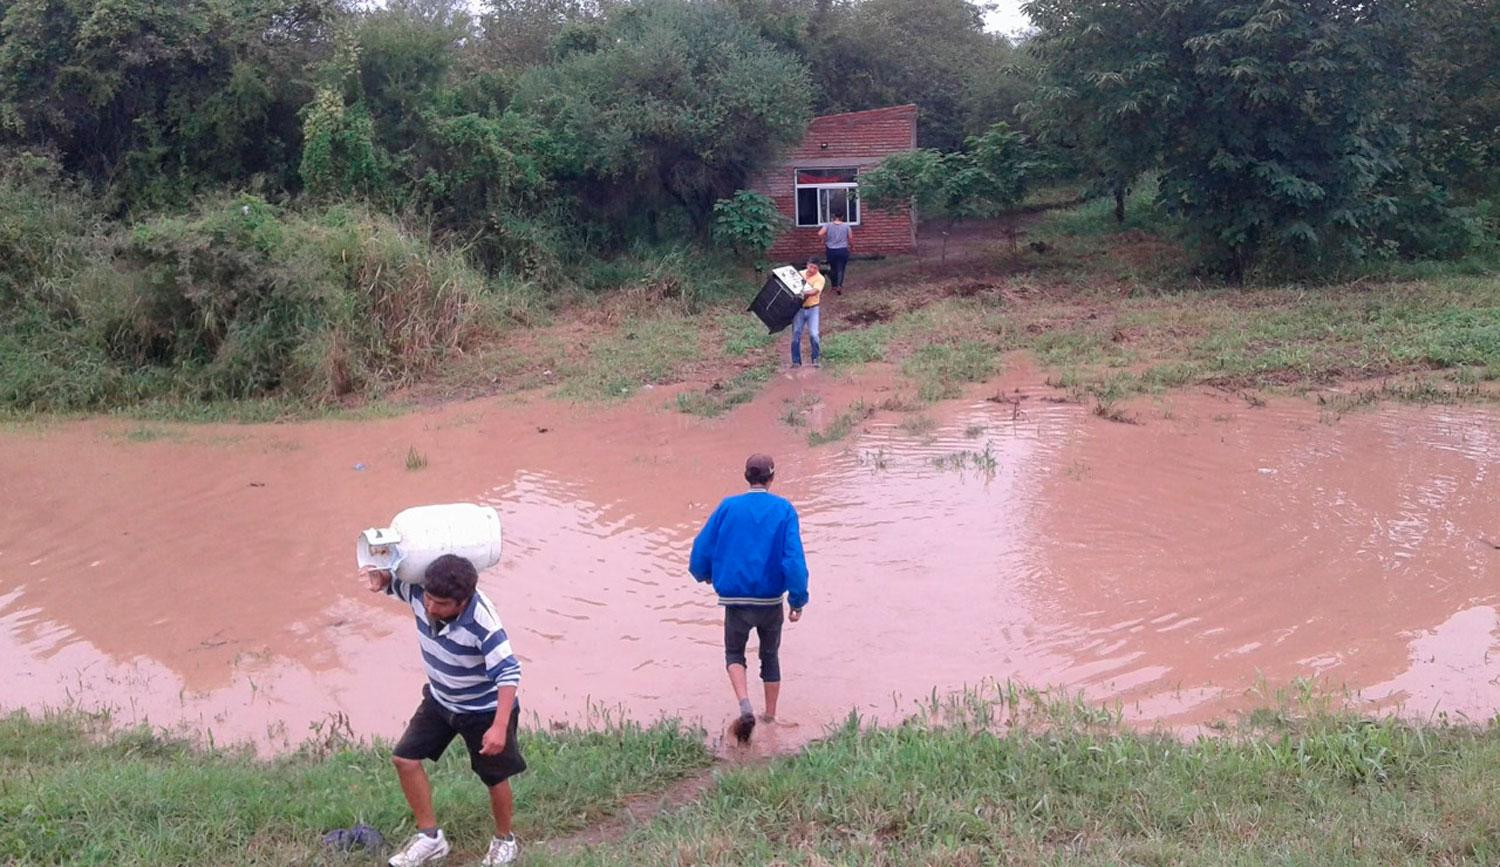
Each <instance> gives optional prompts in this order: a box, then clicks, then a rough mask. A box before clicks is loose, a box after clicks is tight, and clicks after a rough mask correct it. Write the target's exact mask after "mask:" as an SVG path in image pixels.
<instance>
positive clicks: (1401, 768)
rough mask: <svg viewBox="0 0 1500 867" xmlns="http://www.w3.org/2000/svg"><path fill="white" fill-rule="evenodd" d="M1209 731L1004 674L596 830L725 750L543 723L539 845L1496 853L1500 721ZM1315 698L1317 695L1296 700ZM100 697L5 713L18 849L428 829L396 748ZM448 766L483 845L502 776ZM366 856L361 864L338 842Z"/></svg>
mask: <svg viewBox="0 0 1500 867" xmlns="http://www.w3.org/2000/svg"><path fill="white" fill-rule="evenodd" d="M1277 707H1279V708H1280V709H1279V710H1272V711H1263V712H1260V713H1258V714H1255V715H1253V716H1252V717H1250V718H1249V719H1248V720H1246V721H1245V722H1244V723H1243V724H1242V725H1241V726H1240V727H1238V728H1236V729H1234V730H1232V731H1226V732H1225V733H1223V734H1221V735H1219V736H1214V737H1204V738H1200V739H1198V740H1194V741H1191V742H1185V741H1182V740H1178V739H1176V738H1173V737H1171V736H1168V735H1162V734H1156V733H1146V732H1138V731H1133V730H1131V729H1129V728H1126V727H1124V726H1123V725H1122V724H1121V723H1120V721H1119V719H1118V717H1117V716H1115V715H1114V714H1112V713H1111V712H1110V711H1107V710H1100V709H1098V708H1096V707H1093V706H1091V705H1088V704H1086V703H1084V702H1081V701H1077V700H1068V699H1059V698H1057V697H1056V696H1048V695H1044V694H1037V693H1034V692H1029V691H1025V690H1019V689H1016V688H1013V687H1010V686H1005V687H996V686H991V687H989V688H987V689H986V690H985V691H984V692H978V691H975V692H970V693H967V694H965V695H961V696H956V697H953V698H951V699H948V700H946V701H942V702H934V704H933V706H932V707H931V708H930V709H929V711H928V712H927V713H925V714H924V715H922V716H921V717H920V718H916V719H913V720H911V721H909V722H907V723H906V724H904V725H902V726H899V727H895V728H888V729H876V728H871V727H867V726H862V725H861V724H860V723H859V721H858V720H857V719H852V718H851V720H850V721H849V722H848V723H846V724H845V725H844V726H843V727H842V728H840V729H839V730H838V731H836V732H833V733H832V734H831V736H830V737H828V738H827V739H825V740H822V741H820V742H818V743H815V744H814V745H812V746H811V747H809V748H808V749H807V750H806V751H805V752H803V753H801V754H798V755H795V756H788V757H784V758H781V759H777V760H775V761H773V762H770V763H765V764H751V765H745V766H741V767H738V768H734V769H730V770H726V771H721V772H719V773H718V774H717V775H716V776H715V778H714V781H713V785H712V786H711V787H710V788H709V789H708V790H707V791H705V792H704V793H703V795H702V796H701V797H699V798H698V799H697V800H695V801H692V802H690V803H687V804H685V805H683V806H681V807H679V808H676V809H675V810H673V811H672V812H670V813H667V814H663V815H659V816H657V817H655V818H654V819H653V820H651V821H649V822H647V823H645V824H643V825H641V826H639V827H637V828H635V829H634V830H631V831H628V832H626V833H625V836H624V838H623V839H610V840H608V842H605V843H602V844H598V845H595V846H593V847H592V848H563V849H557V848H553V847H540V846H536V845H534V843H535V841H536V840H537V839H538V838H541V837H548V838H555V837H557V836H558V835H559V834H560V833H562V832H566V831H569V830H573V829H578V828H580V827H583V826H586V825H588V824H590V823H593V822H595V821H597V820H598V819H599V817H600V816H601V815H603V814H605V813H606V812H608V811H609V810H611V809H613V808H614V807H615V806H617V805H618V804H619V803H620V801H621V798H622V797H623V796H624V795H625V794H627V793H631V792H635V791H643V790H652V789H659V788H661V787H662V786H664V785H665V784H666V783H667V781H669V780H670V779H672V778H675V777H678V776H681V775H683V774H685V773H689V772H691V771H693V770H694V769H696V768H699V767H701V766H703V765H705V764H706V762H707V758H706V755H705V753H704V752H703V750H702V747H701V746H700V745H699V741H698V738H697V736H696V735H695V734H693V733H685V732H683V731H681V730H679V729H677V728H675V727H672V726H656V727H653V728H650V729H642V728H638V727H630V726H626V727H620V726H614V727H612V728H611V729H609V730H607V731H605V732H602V733H596V734H581V733H578V732H563V733H552V734H540V733H535V734H532V735H531V736H530V738H529V740H528V747H527V750H528V759H529V761H530V762H531V765H532V768H531V770H530V771H528V773H527V774H526V775H524V776H523V777H521V778H518V785H517V795H518V798H519V803H520V804H521V809H520V811H519V813H518V822H517V830H518V833H519V834H520V835H521V837H522V838H523V840H525V841H526V842H528V843H531V844H533V845H530V846H528V850H527V855H526V859H527V863H530V864H533V865H543V867H546V865H613V864H621V865H625V864H629V865H638V864H652V863H654V864H664V865H665V864H699V865H725V867H728V865H743V864H783V865H792V864H797V865H804V864H805V865H835V864H837V865H845V864H847V865H887V864H889V865H898V864H902V865H904V864H923V865H981V864H1059V865H1107V864H1245V865H1249V864H1278V865H1281V864H1306V865H1315V864H1316V865H1336V864H1370V865H1377V864H1378V865H1389V864H1412V865H1416V864H1493V863H1496V859H1497V858H1500V787H1497V786H1495V785H1494V780H1495V777H1496V774H1497V772H1500V728H1496V727H1494V726H1493V725H1492V726H1490V727H1483V728H1476V727H1466V726H1450V725H1448V724H1447V723H1446V722H1445V721H1442V720H1438V721H1434V722H1430V723H1427V724H1414V723H1407V722H1401V721H1397V720H1391V719H1365V718H1361V717H1358V716H1355V715H1351V714H1349V713H1347V712H1333V711H1330V710H1328V709H1327V707H1326V706H1320V705H1318V704H1317V703H1316V702H1313V701H1311V700H1310V699H1308V698H1307V697H1306V696H1302V697H1301V698H1300V700H1294V701H1290V702H1283V703H1281V704H1279V705H1277ZM1292 708H1295V710H1290V709H1292ZM97 722H98V721H96V720H90V719H87V718H81V717H76V716H75V717H53V718H49V719H46V720H40V721H39V720H34V719H28V718H26V717H24V716H19V715H15V716H11V717H9V718H7V719H4V720H3V721H0V771H3V773H0V815H3V816H5V817H6V819H7V820H8V821H6V822H3V823H0V861H4V862H5V863H13V864H60V863H79V864H105V863H107V864H140V865H145V864H151V865H165V864H200V863H213V864H286V863H323V861H322V860H320V859H321V856H320V855H319V854H318V846H317V842H316V841H317V839H318V837H319V835H321V833H322V832H323V831H325V830H327V829H329V828H332V827H337V826H342V825H348V824H352V823H353V822H355V821H357V820H364V821H368V822H371V823H372V824H374V825H376V826H377V827H379V828H380V829H382V830H383V831H385V832H386V833H387V834H388V835H389V836H391V837H392V838H395V839H396V840H397V841H399V838H400V836H401V835H402V834H403V833H404V832H405V831H407V830H409V819H408V818H407V816H406V813H405V810H404V807H403V806H402V804H401V800H400V794H399V792H398V790H397V788H396V786H395V780H394V775H393V774H392V773H391V771H390V770H389V766H388V764H387V755H386V753H385V751H383V750H381V749H378V748H350V747H341V746H338V745H336V744H335V745H332V746H329V745H325V747H324V748H322V749H317V748H309V749H306V750H304V751H303V752H302V753H299V754H296V755H293V756H289V757H286V758H284V759H280V760H277V761H274V762H262V761H256V760H254V759H252V758H250V757H248V756H245V755H243V754H239V753H234V752H226V751H222V750H220V751H204V750H200V749H194V748H190V747H188V746H186V745H184V744H182V743H179V742H174V741H170V740H164V739H162V738H161V737H159V736H154V735H150V734H148V733H144V732H139V731H136V732H124V733H117V734H113V735H100V734H98V733H97V731H96V729H97ZM461 753H462V751H461V750H456V751H455V752H454V753H453V754H451V755H450V756H449V757H448V758H447V759H446V760H445V761H444V762H443V764H442V767H441V768H440V769H439V770H438V771H437V773H436V774H435V775H434V779H435V782H436V785H437V790H438V792H439V811H440V814H441V815H443V816H444V817H445V823H446V825H447V827H448V828H449V830H450V832H451V833H452V834H453V836H454V837H456V839H457V842H458V843H459V845H460V851H461V853H463V855H462V857H463V858H466V859H468V860H470V861H472V860H473V859H474V857H477V856H476V854H475V853H476V852H477V850H478V849H479V847H480V846H482V844H483V842H484V835H485V834H486V832H487V831H486V829H487V827H488V825H487V818H486V814H485V808H484V804H483V802H482V793H481V791H480V788H479V786H478V785H477V784H475V783H474V781H473V780H472V778H470V777H469V776H468V773H467V770H466V769H465V767H464V765H463V761H462V758H461ZM339 863H348V862H339Z"/></svg>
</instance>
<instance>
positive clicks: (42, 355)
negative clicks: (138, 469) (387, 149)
mask: <svg viewBox="0 0 1500 867" xmlns="http://www.w3.org/2000/svg"><path fill="white" fill-rule="evenodd" d="M100 248H101V249H99V250H98V251H97V252H98V255H96V256H95V257H93V259H94V264H92V265H90V266H89V267H87V268H85V269H82V270H81V271H79V272H78V273H77V274H76V275H75V276H74V278H73V279H71V280H70V281H69V286H68V289H67V291H66V292H65V293H62V294H61V296H60V298H59V302H58V304H57V309H55V310H53V311H52V312H50V313H49V312H46V311H45V310H44V309H43V307H42V305H40V304H38V303H35V301H36V299H35V297H34V292H33V293H32V296H31V297H28V298H27V299H26V300H27V301H29V302H31V303H29V304H28V305H27V308H28V310H29V311H30V312H29V313H28V314H27V315H26V316H16V317H13V318H12V319H11V320H10V322H9V323H8V326H9V327H8V328H7V334H6V335H5V338H4V345H5V346H6V348H7V349H8V350H13V352H14V356H13V357H15V358H17V359H18V363H17V364H16V365H15V366H14V368H13V369H10V370H8V372H7V373H6V374H5V375H4V376H3V377H0V401H3V402H4V403H7V404H10V405H12V406H19V407H26V408H48V409H63V408H99V407H105V406H111V405H116V404H119V403H123V402H126V401H130V400H137V399H141V398H147V397H170V398H178V399H188V400H206V401H214V400H234V399H245V398H255V397H265V396H278V397H287V398H292V399H294V400H297V401H303V402H313V403H318V402H326V401H329V400H332V399H335V398H338V397H341V396H344V395H349V394H360V395H364V396H374V395H377V394H379V393H381V392H382V391H384V390H386V389H388V388H390V387H393V386H399V385H405V384H408V383H411V382H413V381H414V380H415V379H416V378H418V377H419V376H421V375H423V374H425V373H429V372H431V371H432V370H433V369H434V368H436V367H437V366H438V365H439V364H441V363H442V361H443V360H444V359H446V358H448V357H450V355H451V354H453V353H454V352H456V351H458V350H461V349H464V348H466V347H468V346H469V345H471V344H472V343H474V342H475V341H476V339H477V338H479V337H481V336H482V335H483V334H484V333H485V332H486V331H487V330H489V329H493V328H496V327H498V325H499V323H500V320H501V318H502V314H503V313H504V311H503V310H502V303H503V302H504V301H505V300H508V299H504V298H502V297H501V296H499V295H498V294H497V293H496V292H495V291H494V290H493V289H492V288H491V287H490V286H489V285H488V284H487V283H486V282H485V279H484V278H483V276H482V275H480V274H479V273H478V272H477V271H475V270H474V269H473V268H472V267H470V266H469V264H468V263H467V262H466V261H465V260H464V258H463V257H462V255H461V254H458V253H454V252H448V251H444V250H440V249H435V248H434V247H433V246H432V245H431V243H430V242H429V239H427V238H426V237H423V236H420V235H416V234H413V233H411V232H409V231H407V230H406V229H404V228H403V227H402V226H400V225H399V224H398V223H396V222H395V221H394V220H392V219H391V218H388V217H384V216H379V215H375V214H372V213H370V212H368V211H365V210H363V209H359V208H353V207H345V206H338V207H332V208H328V209H325V210H320V211H311V212H307V213H298V212H290V211H284V210H282V209H280V208H277V207H274V206H272V205H270V204H268V203H266V202H265V201H263V200H261V199H258V198H255V197H249V196H247V197H242V198H237V199H232V200H219V201H216V202H213V203H210V204H208V205H205V206H204V207H202V208H200V209H198V210H196V211H194V212H193V213H191V214H189V215H187V216H184V217H167V218H157V219H153V220H150V221H146V222H143V223H139V224H137V225H135V226H133V227H130V228H128V229H124V230H121V231H120V232H119V233H117V234H115V235H113V236H111V237H109V238H107V239H105V240H104V241H102V242H100ZM34 285H35V284H33V286H34ZM28 291H31V290H28ZM7 355H8V357H11V353H9V352H8V353H7ZM7 367H10V366H9V365H8V366H7Z"/></svg>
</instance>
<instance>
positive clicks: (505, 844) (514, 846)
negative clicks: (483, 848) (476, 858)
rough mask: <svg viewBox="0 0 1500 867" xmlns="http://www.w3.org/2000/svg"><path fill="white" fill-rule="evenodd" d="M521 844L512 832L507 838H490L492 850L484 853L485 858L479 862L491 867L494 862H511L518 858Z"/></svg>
mask: <svg viewBox="0 0 1500 867" xmlns="http://www.w3.org/2000/svg"><path fill="white" fill-rule="evenodd" d="M520 852H521V846H520V844H519V843H517V842H516V835H515V834H512V835H510V836H509V837H506V838H505V839H503V840H502V839H500V838H499V837H492V838H490V851H488V852H486V853H485V855H484V860H483V861H480V862H479V863H480V864H481V865H482V867H490V865H492V864H509V863H510V862H512V861H514V860H516V856H517V855H518V854H520Z"/></svg>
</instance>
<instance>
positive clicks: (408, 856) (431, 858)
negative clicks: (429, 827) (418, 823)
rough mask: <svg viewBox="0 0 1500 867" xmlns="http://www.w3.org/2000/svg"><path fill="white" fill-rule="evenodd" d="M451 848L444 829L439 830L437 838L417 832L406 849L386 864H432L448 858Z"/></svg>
mask: <svg viewBox="0 0 1500 867" xmlns="http://www.w3.org/2000/svg"><path fill="white" fill-rule="evenodd" d="M449 850H450V847H449V846H448V838H447V837H444V836H443V831H442V829H441V828H440V829H438V832H437V836H436V837H429V836H427V835H426V834H423V833H421V832H420V831H419V832H417V833H416V834H415V835H413V836H412V838H411V840H409V841H408V842H407V844H406V848H405V849H402V850H401V851H400V852H397V853H396V854H394V855H392V856H391V860H389V861H387V862H385V863H387V864H389V865H390V867H417V865H418V864H432V863H434V862H437V861H441V860H443V859H444V858H447V857H448V852H449Z"/></svg>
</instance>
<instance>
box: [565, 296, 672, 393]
mask: <svg viewBox="0 0 1500 867" xmlns="http://www.w3.org/2000/svg"><path fill="white" fill-rule="evenodd" d="M698 340H699V333H698V329H697V328H696V327H695V325H694V323H693V322H692V321H690V320H688V319H684V318H681V317H678V316H672V315H667V314H659V315H654V316H650V317H642V318H637V319H634V320H632V321H629V322H626V323H624V324H623V325H621V326H620V327H619V328H618V329H616V330H615V331H613V332H612V333H609V334H607V335H604V336H602V337H600V338H598V339H597V340H595V341H594V342H593V345H592V346H591V347H590V348H589V351H588V352H587V353H586V354H584V355H582V356H579V357H575V358H571V359H567V360H566V361H565V365H566V366H565V367H564V369H563V370H562V371H560V373H561V375H562V377H563V379H564V382H563V385H562V387H561V388H559V389H558V395H559V396H560V397H564V398H568V399H571V400H606V401H607V400H621V399H624V398H627V397H629V396H631V395H632V394H634V393H635V391H636V390H637V389H638V388H640V387H641V386H643V385H651V384H656V383H660V382H665V381H667V380H668V379H670V378H671V377H672V375H673V374H674V373H675V372H676V370H677V369H678V368H679V367H681V366H683V365H685V364H687V363H688V362H690V361H692V360H694V359H695V358H697V357H698V355H699V345H698Z"/></svg>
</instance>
